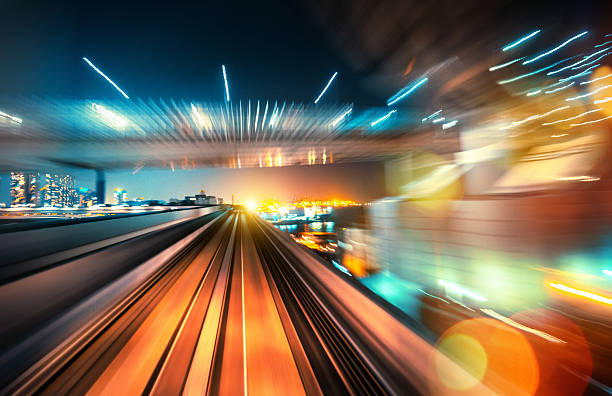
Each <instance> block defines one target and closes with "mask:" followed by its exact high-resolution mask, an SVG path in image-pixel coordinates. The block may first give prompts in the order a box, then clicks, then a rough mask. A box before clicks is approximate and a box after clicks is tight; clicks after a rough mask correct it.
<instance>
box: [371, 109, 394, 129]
mask: <svg viewBox="0 0 612 396" xmlns="http://www.w3.org/2000/svg"><path fill="white" fill-rule="evenodd" d="M396 112H397V110H391V111H390V112H388V113H387V114H385V115H384V116H382V117H380V118H379V119H378V120H376V121H374V122H372V123H371V124H370V126H376V125H377V124H379V123H381V122H383V121H384V120H386V119H387V118H389V117H391V115H392V114H393V113H396Z"/></svg>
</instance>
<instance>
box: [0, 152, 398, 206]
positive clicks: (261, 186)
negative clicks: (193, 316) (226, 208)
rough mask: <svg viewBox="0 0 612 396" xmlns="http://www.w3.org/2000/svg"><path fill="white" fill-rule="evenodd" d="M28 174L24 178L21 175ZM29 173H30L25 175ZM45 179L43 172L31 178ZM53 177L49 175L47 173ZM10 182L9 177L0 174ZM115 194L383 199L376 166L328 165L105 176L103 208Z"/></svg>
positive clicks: (80, 180)
mask: <svg viewBox="0 0 612 396" xmlns="http://www.w3.org/2000/svg"><path fill="white" fill-rule="evenodd" d="M26 173H28V172H26ZM29 173H33V172H29ZM35 173H40V174H45V172H44V171H40V172H35ZM51 173H52V174H53V172H51ZM56 173H58V174H60V173H61V174H68V175H72V176H73V179H74V181H73V184H74V186H73V187H74V189H75V190H76V191H78V189H83V188H84V189H87V191H88V192H89V193H92V192H93V193H95V191H96V176H95V173H94V172H92V171H90V170H83V169H67V170H66V171H65V172H56ZM3 175H4V176H8V177H9V178H10V173H8V174H6V173H5V174H3ZM115 189H123V190H124V192H125V194H126V199H127V200H132V199H134V198H142V199H144V200H162V201H166V202H168V201H169V200H170V199H171V198H177V199H179V200H182V199H183V198H184V197H185V196H190V195H194V194H196V193H197V192H198V191H200V190H201V189H204V190H205V192H206V194H207V195H213V196H216V197H220V198H224V199H225V202H231V198H232V194H233V195H234V197H235V200H236V202H239V203H246V202H249V201H262V200H265V199H268V198H277V199H280V200H283V201H288V200H293V199H299V198H313V199H326V200H327V199H351V200H355V201H359V202H367V201H371V200H374V199H377V198H381V197H383V196H385V193H386V191H385V183H384V167H383V165H382V164H379V163H376V162H372V163H361V164H334V165H313V166H309V167H282V168H243V169H227V168H198V169H184V170H183V169H176V170H175V171H174V172H173V171H172V170H170V169H142V170H140V171H139V172H136V173H134V172H133V171H131V170H110V171H107V172H106V191H105V203H114V202H115Z"/></svg>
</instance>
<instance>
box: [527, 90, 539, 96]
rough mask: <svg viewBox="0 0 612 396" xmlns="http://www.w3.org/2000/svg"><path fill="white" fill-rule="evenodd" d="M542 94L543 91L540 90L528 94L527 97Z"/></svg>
mask: <svg viewBox="0 0 612 396" xmlns="http://www.w3.org/2000/svg"><path fill="white" fill-rule="evenodd" d="M540 92H542V90H541V89H538V90H537V91H531V92H527V95H526V96H534V95H537V94H539V93H540Z"/></svg>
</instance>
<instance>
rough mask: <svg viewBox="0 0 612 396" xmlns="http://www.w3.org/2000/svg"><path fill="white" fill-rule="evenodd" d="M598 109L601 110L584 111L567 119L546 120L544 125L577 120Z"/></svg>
mask: <svg viewBox="0 0 612 396" xmlns="http://www.w3.org/2000/svg"><path fill="white" fill-rule="evenodd" d="M596 111H601V109H595V110H589V111H585V112H584V113H582V114H578V115H577V116H574V117H570V118H565V119H563V120H557V121H553V122H545V123H544V124H542V125H543V126H546V125H554V124H558V123H560V122H566V121H571V120H575V119H576V118H580V117H583V116H585V115H587V114H590V113H594V112H596Z"/></svg>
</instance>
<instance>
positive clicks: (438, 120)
mask: <svg viewBox="0 0 612 396" xmlns="http://www.w3.org/2000/svg"><path fill="white" fill-rule="evenodd" d="M445 119H446V117H440V118H436V119H435V120H433V121H431V122H432V123H434V124H437V123H438V122H442V121H444V120H445Z"/></svg>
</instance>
